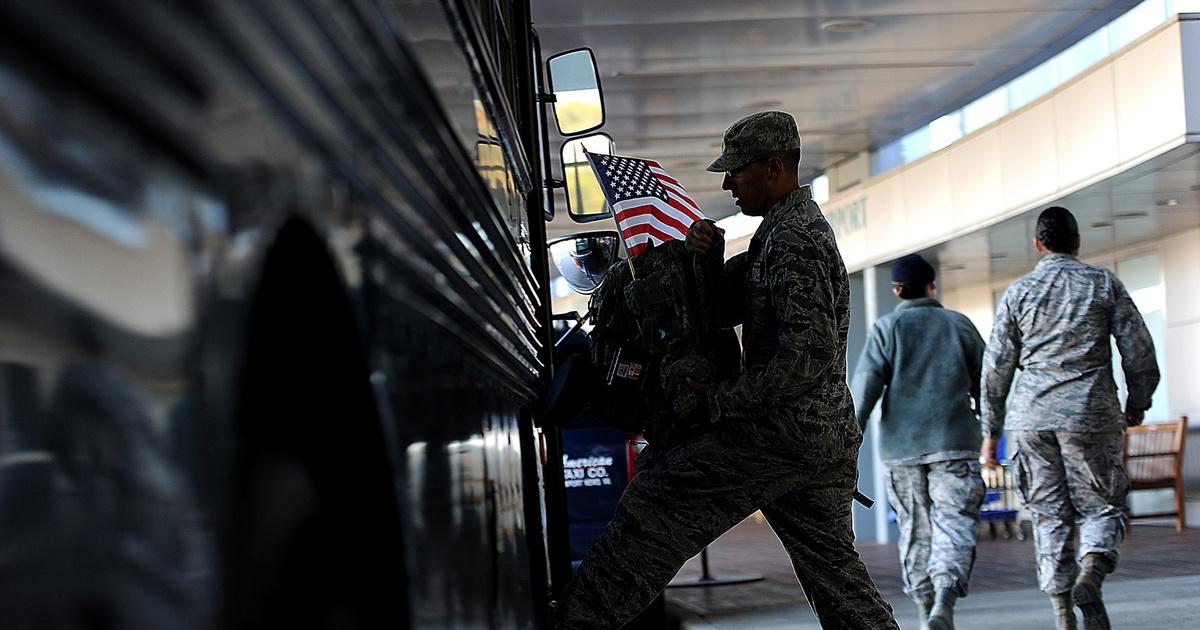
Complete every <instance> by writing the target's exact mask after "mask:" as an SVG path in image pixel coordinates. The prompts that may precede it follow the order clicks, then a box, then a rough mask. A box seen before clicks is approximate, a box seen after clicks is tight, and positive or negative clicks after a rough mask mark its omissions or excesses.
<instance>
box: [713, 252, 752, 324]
mask: <svg viewBox="0 0 1200 630" xmlns="http://www.w3.org/2000/svg"><path fill="white" fill-rule="evenodd" d="M749 268H750V256H749V252H742V253H740V254H738V255H737V256H733V257H732V258H730V259H729V260H727V261H725V270H724V273H722V274H721V289H720V293H719V294H718V295H720V296H721V299H720V300H719V301H718V302H719V306H720V309H721V312H720V313H719V316H720V320H721V327H722V328H733V327H734V326H737V325H738V324H740V323H742V321H743V320H744V319H745V310H746V272H747V270H748V269H749Z"/></svg>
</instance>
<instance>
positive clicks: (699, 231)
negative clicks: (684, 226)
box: [683, 219, 725, 254]
mask: <svg viewBox="0 0 1200 630" xmlns="http://www.w3.org/2000/svg"><path fill="white" fill-rule="evenodd" d="M724 234H725V230H722V229H721V228H719V227H717V224H715V223H713V222H712V221H709V220H708V219H700V220H699V221H696V222H694V223H692V227H690V228H688V233H687V240H685V241H684V242H683V243H684V247H686V248H687V250H688V251H689V252H692V253H695V254H703V253H704V252H707V251H708V250H709V248H710V247H712V246H713V243H715V242H716V240H717V238H719V237H720V236H722V235H724Z"/></svg>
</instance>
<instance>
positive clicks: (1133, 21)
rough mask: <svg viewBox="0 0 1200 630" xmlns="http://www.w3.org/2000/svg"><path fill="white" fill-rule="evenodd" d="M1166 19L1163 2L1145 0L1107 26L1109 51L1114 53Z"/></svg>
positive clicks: (1161, 0)
mask: <svg viewBox="0 0 1200 630" xmlns="http://www.w3.org/2000/svg"><path fill="white" fill-rule="evenodd" d="M1166 17H1167V8H1166V5H1165V3H1164V2H1163V0H1146V1H1145V2H1143V3H1141V4H1139V5H1137V6H1136V7H1134V8H1132V9H1130V10H1129V12H1128V13H1126V14H1125V15H1122V16H1121V17H1119V18H1117V19H1115V20H1113V21H1112V24H1109V25H1108V46H1109V48H1108V49H1109V51H1111V52H1116V51H1117V50H1118V49H1120V48H1121V47H1123V46H1125V45H1126V44H1128V43H1130V42H1132V41H1133V40H1135V39H1137V38H1139V37H1141V36H1142V35H1145V34H1146V33H1149V32H1150V31H1151V30H1152V29H1153V28H1154V27H1155V26H1158V25H1159V24H1161V23H1162V21H1163V20H1164V19H1166Z"/></svg>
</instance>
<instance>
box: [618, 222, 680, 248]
mask: <svg viewBox="0 0 1200 630" xmlns="http://www.w3.org/2000/svg"><path fill="white" fill-rule="evenodd" d="M621 233H622V234H623V235H624V236H625V238H626V240H629V239H630V238H631V237H633V236H635V235H637V234H645V235H647V236H649V237H650V238H651V239H656V240H657V241H658V243H655V244H656V245H657V244H660V243H665V242H667V241H673V240H676V239H678V238H679V237H677V236H672V235H670V234H667V233H665V232H661V231H659V229H658V228H656V227H654V226H653V225H651V224H649V223H644V224H642V225H634V226H631V227H628V228H625V229H623V230H621Z"/></svg>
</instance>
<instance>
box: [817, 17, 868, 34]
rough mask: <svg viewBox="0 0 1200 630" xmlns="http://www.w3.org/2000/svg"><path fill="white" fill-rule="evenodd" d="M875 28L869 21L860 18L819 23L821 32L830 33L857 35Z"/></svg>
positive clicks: (836, 19)
mask: <svg viewBox="0 0 1200 630" xmlns="http://www.w3.org/2000/svg"><path fill="white" fill-rule="evenodd" d="M874 26H875V23H874V22H872V21H871V20H864V19H862V18H835V19H832V20H825V21H824V22H821V30H822V31H829V32H830V33H857V32H859V31H865V30H868V29H871V28H873V27H874Z"/></svg>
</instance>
